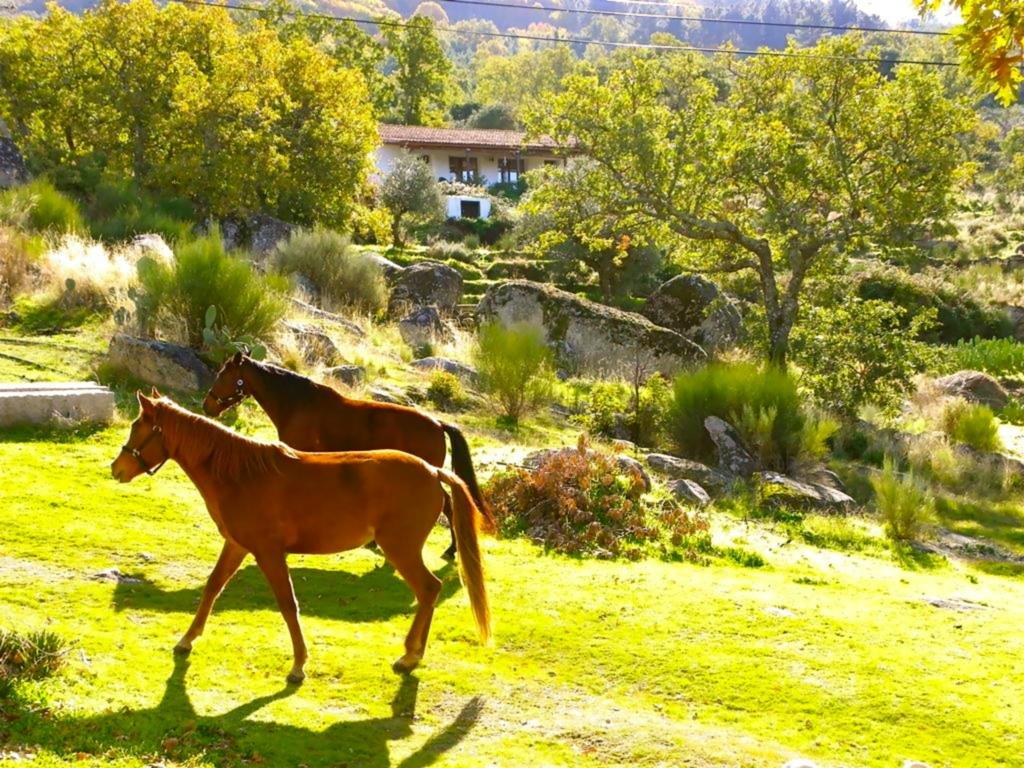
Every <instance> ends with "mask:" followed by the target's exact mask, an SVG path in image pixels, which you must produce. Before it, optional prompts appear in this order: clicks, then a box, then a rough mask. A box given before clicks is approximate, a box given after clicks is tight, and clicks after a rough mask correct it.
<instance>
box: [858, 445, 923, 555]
mask: <svg viewBox="0 0 1024 768" xmlns="http://www.w3.org/2000/svg"><path fill="white" fill-rule="evenodd" d="M871 487H872V488H873V489H874V492H875V505H876V507H877V508H878V512H879V514H880V515H881V516H882V520H883V522H884V523H885V533H886V535H887V536H888V537H889V538H890V539H893V540H895V541H914V540H915V539H917V538H918V537H919V536H920V535H921V530H922V529H923V528H924V526H925V525H926V524H927V523H929V522H930V521H931V520H932V519H933V518H934V514H935V501H934V499H933V498H932V496H931V494H929V493H928V491H927V490H926V489H925V488H924V487H923V486H922V485H921V483H919V482H918V481H917V479H916V478H915V477H914V475H913V473H910V472H908V473H905V474H901V473H900V472H899V471H898V468H897V466H896V462H895V461H893V459H892V458H891V457H888V456H887V457H886V458H885V462H884V464H883V466H882V471H881V472H880V473H879V474H877V475H875V476H874V477H872V478H871Z"/></svg>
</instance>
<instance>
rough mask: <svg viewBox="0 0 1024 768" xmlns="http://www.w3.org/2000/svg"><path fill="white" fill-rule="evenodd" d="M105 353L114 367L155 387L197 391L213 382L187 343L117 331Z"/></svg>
mask: <svg viewBox="0 0 1024 768" xmlns="http://www.w3.org/2000/svg"><path fill="white" fill-rule="evenodd" d="M107 354H108V358H109V360H110V363H111V364H112V365H114V366H115V367H117V368H120V369H122V370H124V371H126V372H127V373H129V374H130V375H131V376H132V377H134V378H136V379H139V380H140V381H144V382H146V383H147V384H153V385H155V386H157V387H163V388H165V389H172V390H176V391H179V392H197V391H201V390H205V389H207V388H208V387H209V386H210V385H211V384H213V372H212V371H211V370H210V369H209V368H208V367H207V366H206V364H205V363H204V362H203V361H202V360H200V359H199V355H197V354H196V353H195V352H194V351H193V350H191V349H189V348H188V347H179V346H177V345H175V344H168V343H167V342H165V341H155V340H153V339H140V338H137V337H135V336H129V335H127V334H124V333H118V334H116V335H115V336H114V338H112V339H111V340H110V350H109V352H108V353H107Z"/></svg>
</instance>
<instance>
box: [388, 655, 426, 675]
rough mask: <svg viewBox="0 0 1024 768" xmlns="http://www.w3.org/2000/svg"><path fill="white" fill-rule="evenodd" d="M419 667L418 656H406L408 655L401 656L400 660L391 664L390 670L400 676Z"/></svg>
mask: <svg viewBox="0 0 1024 768" xmlns="http://www.w3.org/2000/svg"><path fill="white" fill-rule="evenodd" d="M419 665H420V660H419V657H418V656H408V655H406V656H403V657H402V658H400V659H399V660H398V661H396V662H395V663H394V664H392V665H391V669H393V670H394V671H395V672H397V673H398V674H400V675H406V674H408V673H410V672H412V671H413V670H414V669H416V667H418V666H419Z"/></svg>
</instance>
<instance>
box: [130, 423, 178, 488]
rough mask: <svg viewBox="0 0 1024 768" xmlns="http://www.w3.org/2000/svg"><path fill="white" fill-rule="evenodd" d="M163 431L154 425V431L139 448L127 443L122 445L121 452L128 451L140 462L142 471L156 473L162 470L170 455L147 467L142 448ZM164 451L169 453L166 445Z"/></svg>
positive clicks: (150, 473)
mask: <svg viewBox="0 0 1024 768" xmlns="http://www.w3.org/2000/svg"><path fill="white" fill-rule="evenodd" d="M162 432H163V430H162V429H160V427H158V426H156V425H154V426H153V431H152V432H150V433H149V434H148V435H146V439H145V440H143V441H142V444H141V445H140V446H139V447H138V448H132V447H131V446H130V445H128V443H125V444H124V445H122V446H121V453H127V454H128V455H129V456H131V457H132V458H133V459H135V460H136V461H137V462H139V466H140V467H142V471H143V472H145V473H146V474H147V475H150V476H153V475H155V474H156V473H157V472H159V471H160V467H162V466H163V465H164V464H166V463H167V459H169V458H170V456H165V457H164V460H163V461H161V462H159V463H158V464H154V465H153V466H151V467H147V466H146V462H145V461H144V460H143V458H142V449H143V448H145V447H146V446H147V445H149V442H150V441H151V440H152V439H153V438H154V437H159V436H160V434H161V433H162ZM164 453H165V454H166V453H167V448H166V447H165V448H164Z"/></svg>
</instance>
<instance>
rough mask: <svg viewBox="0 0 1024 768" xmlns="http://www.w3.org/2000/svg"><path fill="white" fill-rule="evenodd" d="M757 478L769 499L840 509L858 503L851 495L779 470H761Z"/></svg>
mask: <svg viewBox="0 0 1024 768" xmlns="http://www.w3.org/2000/svg"><path fill="white" fill-rule="evenodd" d="M757 479H758V485H759V486H760V489H761V493H762V496H763V497H765V498H766V499H767V500H769V501H771V500H774V499H777V498H782V499H785V500H786V501H788V502H795V503H797V504H799V505H801V506H808V507H813V508H815V509H823V510H839V511H847V510H849V509H850V508H851V507H853V506H855V505H856V502H855V501H854V500H853V498H852V497H851V496H849V495H847V494H845V493H843V492H842V491H837V490H836V489H835V488H830V487H829V486H827V485H821V484H820V483H809V482H805V481H801V480H795V479H793V478H792V477H787V476H786V475H780V474H779V473H778V472H760V473H758V475H757Z"/></svg>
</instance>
